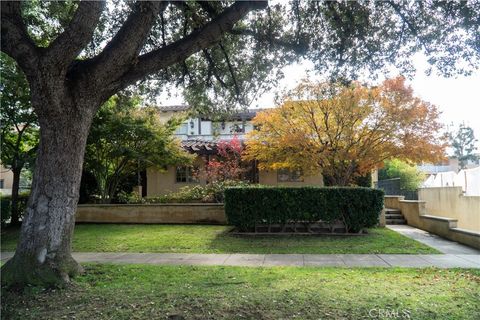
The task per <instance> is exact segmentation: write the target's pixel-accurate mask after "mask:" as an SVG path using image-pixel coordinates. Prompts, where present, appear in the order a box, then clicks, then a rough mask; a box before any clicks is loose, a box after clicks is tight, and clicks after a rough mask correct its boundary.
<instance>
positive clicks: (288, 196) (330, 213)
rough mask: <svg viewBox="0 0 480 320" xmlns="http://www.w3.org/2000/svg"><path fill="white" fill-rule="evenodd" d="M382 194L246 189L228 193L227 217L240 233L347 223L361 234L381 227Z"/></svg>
mask: <svg viewBox="0 0 480 320" xmlns="http://www.w3.org/2000/svg"><path fill="white" fill-rule="evenodd" d="M383 196H384V193H383V191H382V190H377V189H371V188H362V187H300V188H296V187H295V188H292V187H268V186H257V187H253V186H252V187H242V188H229V189H226V190H225V213H226V215H227V219H228V222H229V224H231V225H234V226H235V227H237V229H238V230H239V231H245V232H246V231H252V230H255V228H256V227H257V226H261V225H273V224H279V225H285V224H288V223H297V222H301V223H307V224H308V223H310V224H311V223H315V222H319V221H321V222H325V223H327V224H333V223H335V222H337V221H341V222H343V223H344V225H345V227H346V231H347V232H360V231H361V230H362V229H364V228H369V227H373V226H375V225H376V224H377V223H378V220H379V216H380V213H381V211H382V209H383Z"/></svg>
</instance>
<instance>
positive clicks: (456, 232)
mask: <svg viewBox="0 0 480 320" xmlns="http://www.w3.org/2000/svg"><path fill="white" fill-rule="evenodd" d="M387 203H388V204H389V205H387ZM385 206H387V207H390V208H394V209H399V210H400V211H401V212H402V214H403V216H404V218H405V220H406V221H407V224H408V225H410V226H412V227H416V228H419V229H422V230H425V231H428V232H431V233H433V234H436V235H439V236H441V237H444V238H447V239H450V240H453V241H457V242H460V243H463V244H466V245H469V246H471V247H474V248H477V249H480V232H477V231H475V230H466V229H463V228H459V227H458V219H454V218H447V217H440V216H436V215H430V214H429V213H430V212H427V209H426V202H425V201H422V200H404V197H403V196H389V200H388V201H385Z"/></svg>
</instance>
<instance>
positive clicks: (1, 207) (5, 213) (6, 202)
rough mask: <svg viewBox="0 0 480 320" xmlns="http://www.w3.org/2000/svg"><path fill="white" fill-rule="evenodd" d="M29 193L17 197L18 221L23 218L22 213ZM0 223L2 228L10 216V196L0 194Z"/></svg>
mask: <svg viewBox="0 0 480 320" xmlns="http://www.w3.org/2000/svg"><path fill="white" fill-rule="evenodd" d="M29 196H30V193H28V192H22V193H20V194H19V195H18V212H19V213H20V219H22V217H23V213H24V212H25V209H26V208H27V202H28V197H29ZM0 211H1V214H0V216H1V217H0V222H1V225H2V226H3V225H4V224H5V222H7V220H9V219H10V216H11V215H12V196H10V195H8V196H7V195H1V194H0Z"/></svg>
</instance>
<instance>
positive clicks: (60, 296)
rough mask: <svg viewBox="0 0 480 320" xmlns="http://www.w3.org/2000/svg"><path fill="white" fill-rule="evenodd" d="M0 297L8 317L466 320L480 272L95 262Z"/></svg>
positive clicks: (478, 300)
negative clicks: (62, 279)
mask: <svg viewBox="0 0 480 320" xmlns="http://www.w3.org/2000/svg"><path fill="white" fill-rule="evenodd" d="M1 302H2V318H3V317H4V318H5V319H272V320H273V319H295V318H297V319H370V317H369V313H370V314H371V315H374V316H376V315H378V314H379V312H386V311H388V312H394V313H397V314H400V315H404V314H407V313H408V314H409V316H410V318H406V317H398V319H428V320H430V319H462V320H466V319H480V271H479V270H458V269H449V270H439V269H376V268H368V269H367V268H365V269H361V268H359V269H343V268H342V269H335V268H295V267H282V268H281V267H274V268H240V267H192V266H183V267H178V266H145V265H94V264H90V265H87V274H86V275H84V276H81V277H79V278H77V280H76V282H75V284H74V286H73V287H71V288H69V289H65V290H53V291H52V290H45V291H44V290H40V289H36V288H27V289H26V291H24V292H23V293H19V292H15V291H13V292H12V291H6V290H2V298H1ZM370 310H372V311H370ZM380 310H381V311H380ZM383 319H386V317H384V318H383ZM395 319H397V318H395Z"/></svg>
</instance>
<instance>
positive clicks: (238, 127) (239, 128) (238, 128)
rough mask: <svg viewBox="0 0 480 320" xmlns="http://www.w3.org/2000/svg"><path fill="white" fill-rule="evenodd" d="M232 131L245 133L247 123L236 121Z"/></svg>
mask: <svg viewBox="0 0 480 320" xmlns="http://www.w3.org/2000/svg"><path fill="white" fill-rule="evenodd" d="M230 132H231V133H245V124H238V123H234V124H233V125H232V126H231V129H230Z"/></svg>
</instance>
